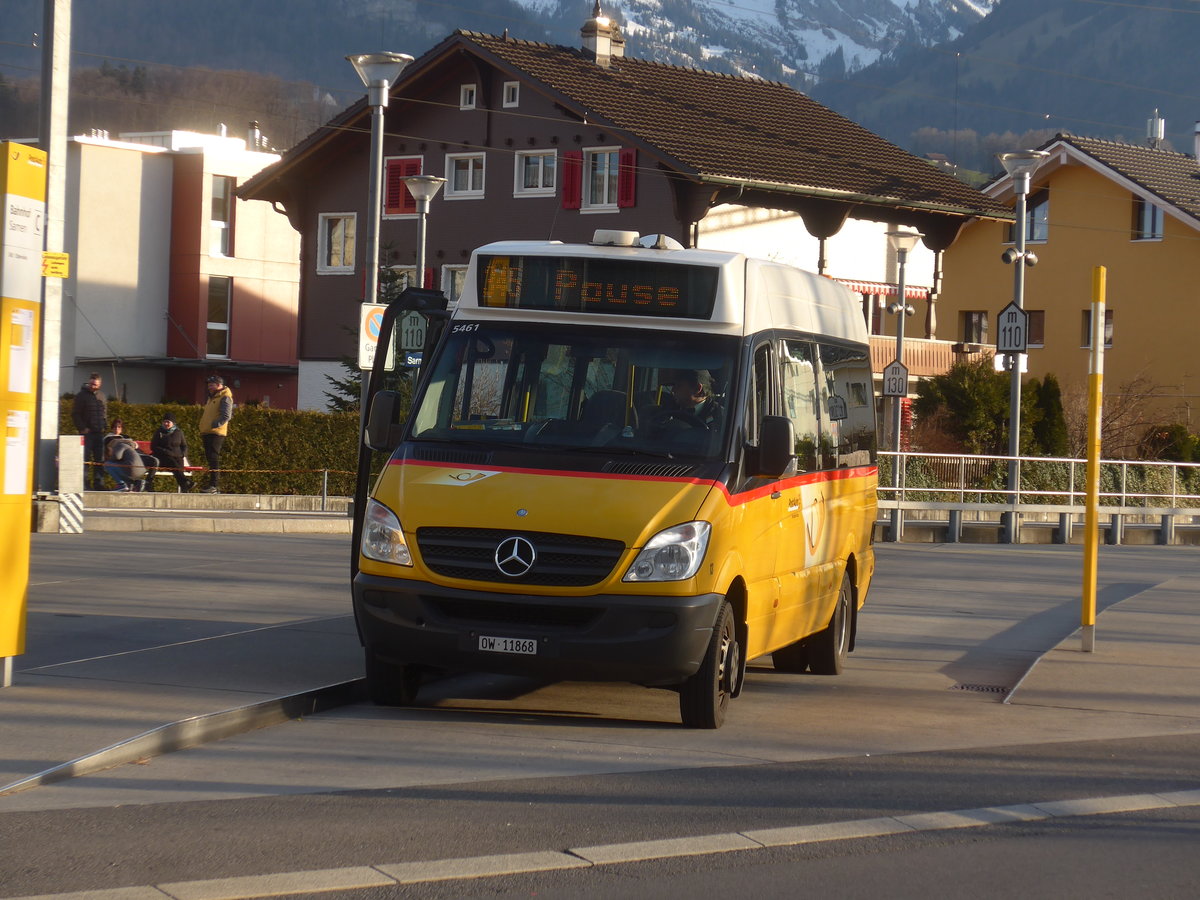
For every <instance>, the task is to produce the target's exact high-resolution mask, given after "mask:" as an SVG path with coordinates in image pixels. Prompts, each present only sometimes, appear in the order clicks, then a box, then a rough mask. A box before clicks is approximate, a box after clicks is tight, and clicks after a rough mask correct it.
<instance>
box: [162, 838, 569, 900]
mask: <svg viewBox="0 0 1200 900" xmlns="http://www.w3.org/2000/svg"><path fill="white" fill-rule="evenodd" d="M590 865H591V863H590V862H588V861H587V860H585V859H580V858H578V857H576V856H571V855H570V854H569V853H560V852H558V851H557V850H546V851H542V852H538V853H505V854H499V855H497V856H469V857H466V858H464V859H433V860H429V861H423V862H406V863H392V864H389V865H385V866H375V868H376V869H378V870H379V871H380V872H383V873H384V874H385V875H387V876H389V877H390V878H392V879H394V880H395V881H396V882H398V883H399V884H420V883H421V882H425V881H448V880H451V879H454V878H489V877H492V876H495V875H520V874H521V873H523V872H550V871H557V870H559V869H581V868H587V867H588V866H590ZM181 900H182V898H181Z"/></svg>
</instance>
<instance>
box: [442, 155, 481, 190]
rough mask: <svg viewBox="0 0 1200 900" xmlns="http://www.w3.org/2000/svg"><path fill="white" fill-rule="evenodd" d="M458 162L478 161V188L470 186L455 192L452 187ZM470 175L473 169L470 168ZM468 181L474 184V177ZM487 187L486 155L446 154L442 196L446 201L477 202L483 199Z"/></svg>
mask: <svg viewBox="0 0 1200 900" xmlns="http://www.w3.org/2000/svg"><path fill="white" fill-rule="evenodd" d="M459 160H468V161H474V160H478V161H479V186H478V187H475V186H474V185H472V186H471V187H469V188H467V189H466V190H456V189H455V187H454V175H455V163H457V162H458V161H459ZM470 171H471V172H472V174H473V173H474V167H471V170H470ZM470 180H471V181H472V182H474V180H475V179H474V177H471V178H470ZM486 185H487V154H485V153H482V152H477V153H447V154H446V192H445V194H444V195H443V196H444V197H445V198H446V199H447V200H478V199H481V198H482V197H483V193H484V188H485V186H486Z"/></svg>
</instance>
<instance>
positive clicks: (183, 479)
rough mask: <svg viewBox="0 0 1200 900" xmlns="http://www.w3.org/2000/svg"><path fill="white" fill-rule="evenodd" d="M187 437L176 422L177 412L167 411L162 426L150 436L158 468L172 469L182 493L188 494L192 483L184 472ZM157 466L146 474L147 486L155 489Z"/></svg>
mask: <svg viewBox="0 0 1200 900" xmlns="http://www.w3.org/2000/svg"><path fill="white" fill-rule="evenodd" d="M187 452H188V446H187V438H186V437H184V436H183V429H182V428H180V427H179V426H177V425H176V424H175V414H174V413H167V414H165V415H164V416H163V418H162V427H160V428H159V429H158V431H156V432H154V437H152V438H150V455H151V456H153V457H154V459H155V460H156V462H157V467H158V468H163V469H170V470H171V474H172V475H174V476H175V483H176V484H177V485H179V490H180V493H184V494H186V493H187V492H188V491H190V490H191V488H192V485H191V482H190V481H189V480H188V477H187V474H186V473H185V472H184V466H186V465H187ZM156 473H157V468H151V469H150V470H149V472H148V473H147V474H146V486H147V487H148V488H149V489H150V490H154V476H155V474H156Z"/></svg>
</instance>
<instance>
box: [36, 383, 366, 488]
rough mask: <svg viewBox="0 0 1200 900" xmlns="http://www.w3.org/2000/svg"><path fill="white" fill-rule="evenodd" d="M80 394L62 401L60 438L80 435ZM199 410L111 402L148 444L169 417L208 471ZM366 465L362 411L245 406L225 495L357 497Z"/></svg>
mask: <svg viewBox="0 0 1200 900" xmlns="http://www.w3.org/2000/svg"><path fill="white" fill-rule="evenodd" d="M73 400H74V398H73V397H66V398H64V399H63V400H62V402H61V403H60V404H59V433H60V434H76V433H77V432H76V429H75V425H74V423H73V422H72V421H71V406H72V404H73ZM201 409H202V407H200V406H199V405H195V406H185V405H180V404H172V403H150V404H132V403H121V402H120V401H117V400H109V402H108V420H109V422H110V423H111V422H112V421H113V420H114V419H121V420H123V421H124V423H125V433H126V434H127V435H129V436H130V437H132V438H133V439H134V440H138V441H148V440H150V439H151V438H152V437H153V436H154V432H155V431H157V430H158V429H159V427H160V426H161V425H162V417H163V416H164V415H165V414H166V413H170V414H172V415H173V416H177V417H178V418H176V419H175V423H176V425H178V426H179V427H180V428H182V429H183V434H184V437H186V438H187V445H188V462H189V463H191V464H192V465H193V466H203V465H204V464H205V461H204V444H203V442H202V441H201V440H200V429H199V424H200V410H201ZM357 465H358V413H328V412H312V411H307V410H304V411H298V410H289V409H270V408H268V407H263V406H238V407H236V408H235V410H234V413H233V421H232V422H230V423H229V435H228V437H227V438H226V439H225V446H224V447H223V449H222V451H221V470H222V473H221V490H222V492H224V493H230V494H307V495H316V494H320V493H321V490H322V482H323V475H324V473H325V472H328V474H329V484H328V488H327V490H328V493H329V494H330V495H333V496H346V497H348V496H352V495H353V493H354V473H355V470H356V468H357Z"/></svg>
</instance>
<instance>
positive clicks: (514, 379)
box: [410, 319, 739, 461]
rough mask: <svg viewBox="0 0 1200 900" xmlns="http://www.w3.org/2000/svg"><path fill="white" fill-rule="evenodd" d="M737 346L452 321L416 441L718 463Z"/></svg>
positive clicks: (661, 335) (610, 331) (641, 333)
mask: <svg viewBox="0 0 1200 900" xmlns="http://www.w3.org/2000/svg"><path fill="white" fill-rule="evenodd" d="M738 346H739V341H738V339H737V338H736V337H730V336H721V335H697V334H695V333H679V332H670V331H659V330H642V329H629V328H609V327H597V326H586V327H570V326H562V325H555V326H548V325H541V324H536V323H494V322H490V321H489V322H470V321H463V320H461V319H458V320H455V321H453V322H452V323H451V324H450V326H449V334H448V335H447V337H446V339H445V341H444V343H443V345H442V347H441V349H440V351H439V354H438V357H437V360H436V362H435V364H434V368H433V371H432V372H431V374H430V377H429V380H428V382H427V383H426V386H425V390H424V392H423V394H422V396H421V398H420V402H419V406H418V407H417V408H416V410H415V411H414V413H413V416H412V418H411V432H410V438H411V439H413V440H417V441H421V440H431V441H448V442H455V443H463V444H470V445H473V446H479V445H481V444H482V445H490V446H495V447H501V446H511V445H525V446H527V447H529V448H530V449H535V448H545V449H555V450H585V449H592V448H603V449H604V450H607V451H608V452H615V453H621V452H629V453H634V454H637V453H649V454H652V455H656V456H663V457H669V458H677V457H679V458H687V459H691V460H702V461H708V460H715V459H718V458H719V457H721V455H722V454H723V453H724V451H725V448H726V446H727V440H726V433H727V431H728V428H729V420H730V416H729V415H728V414H727V413H728V407H727V405H726V400H727V398H728V397H732V396H735V395H734V394H733V393H732V388H733V385H731V384H730V379H731V378H732V376H733V372H734V364H735V360H736V358H737V353H738Z"/></svg>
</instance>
